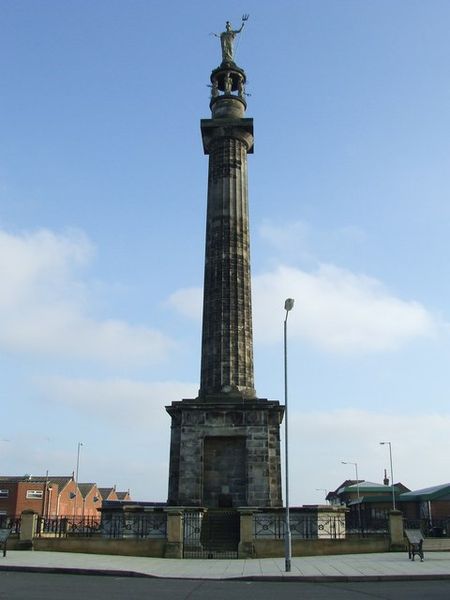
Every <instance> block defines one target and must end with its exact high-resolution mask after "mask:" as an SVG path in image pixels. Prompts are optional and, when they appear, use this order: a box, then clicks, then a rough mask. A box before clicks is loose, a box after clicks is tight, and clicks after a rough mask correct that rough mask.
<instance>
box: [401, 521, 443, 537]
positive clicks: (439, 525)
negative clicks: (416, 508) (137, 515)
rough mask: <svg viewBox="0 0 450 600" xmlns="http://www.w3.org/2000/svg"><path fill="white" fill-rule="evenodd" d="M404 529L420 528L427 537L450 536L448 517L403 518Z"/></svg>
mask: <svg viewBox="0 0 450 600" xmlns="http://www.w3.org/2000/svg"><path fill="white" fill-rule="evenodd" d="M403 524H404V528H405V529H420V530H421V532H422V534H423V536H424V537H427V538H450V517H447V518H446V519H404V520H403Z"/></svg>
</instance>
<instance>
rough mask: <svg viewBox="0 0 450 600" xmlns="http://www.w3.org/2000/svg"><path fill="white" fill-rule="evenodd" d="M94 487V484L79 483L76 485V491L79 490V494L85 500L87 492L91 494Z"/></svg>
mask: <svg viewBox="0 0 450 600" xmlns="http://www.w3.org/2000/svg"><path fill="white" fill-rule="evenodd" d="M94 487H96V484H95V483H79V484H78V489H79V490H80V494H81V495H82V496H83V498H86V496H87V495H88V494H89V492H91V490H92V489H93V488H94Z"/></svg>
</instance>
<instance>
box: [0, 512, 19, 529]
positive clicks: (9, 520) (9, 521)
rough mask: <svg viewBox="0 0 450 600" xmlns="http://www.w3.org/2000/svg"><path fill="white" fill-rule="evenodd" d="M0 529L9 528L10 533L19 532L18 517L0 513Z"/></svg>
mask: <svg viewBox="0 0 450 600" xmlns="http://www.w3.org/2000/svg"><path fill="white" fill-rule="evenodd" d="M0 529H10V530H11V533H12V534H19V533H20V517H9V516H7V515H0Z"/></svg>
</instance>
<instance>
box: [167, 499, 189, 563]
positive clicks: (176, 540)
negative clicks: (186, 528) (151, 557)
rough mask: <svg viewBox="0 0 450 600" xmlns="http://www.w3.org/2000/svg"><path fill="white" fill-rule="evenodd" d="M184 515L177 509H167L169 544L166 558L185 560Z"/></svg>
mask: <svg viewBox="0 0 450 600" xmlns="http://www.w3.org/2000/svg"><path fill="white" fill-rule="evenodd" d="M183 514H184V511H183V510H181V509H179V508H178V509H177V508H168V509H167V542H166V548H165V551H164V557H165V558H183Z"/></svg>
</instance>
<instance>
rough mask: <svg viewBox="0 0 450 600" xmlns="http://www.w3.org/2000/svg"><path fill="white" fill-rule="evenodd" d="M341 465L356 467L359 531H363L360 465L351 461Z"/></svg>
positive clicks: (343, 462)
mask: <svg viewBox="0 0 450 600" xmlns="http://www.w3.org/2000/svg"><path fill="white" fill-rule="evenodd" d="M341 463H342V464H343V465H353V466H354V467H355V474H356V497H357V498H358V525H359V530H360V531H361V503H360V498H359V477H358V463H356V462H350V461H347V462H346V461H343V460H341Z"/></svg>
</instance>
